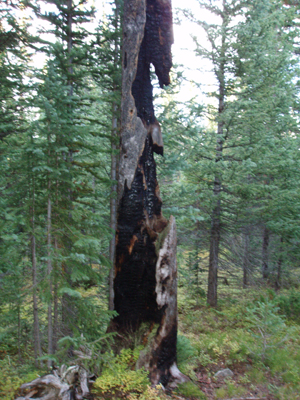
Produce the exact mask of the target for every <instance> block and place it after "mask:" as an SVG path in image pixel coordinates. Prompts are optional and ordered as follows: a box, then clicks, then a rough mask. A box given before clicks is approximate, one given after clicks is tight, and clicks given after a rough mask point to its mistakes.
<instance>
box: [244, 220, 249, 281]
mask: <svg viewBox="0 0 300 400" xmlns="http://www.w3.org/2000/svg"><path fill="white" fill-rule="evenodd" d="M248 273H249V231H248V228H246V230H245V234H244V255H243V288H244V289H246V288H247V287H248V285H249V279H248Z"/></svg>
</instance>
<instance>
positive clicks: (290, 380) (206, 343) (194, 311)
mask: <svg viewBox="0 0 300 400" xmlns="http://www.w3.org/2000/svg"><path fill="white" fill-rule="evenodd" d="M202 293H203V292H202V291H201V290H200V294H202ZM178 297H179V301H178V304H179V337H178V366H179V368H180V369H181V371H182V372H183V373H185V374H186V375H188V376H189V377H190V378H191V381H192V382H193V384H194V385H195V386H196V387H197V388H199V389H200V390H201V392H202V393H203V394H204V395H205V397H203V396H202V395H201V394H200V393H199V394H198V397H197V395H196V396H194V397H193V395H192V396H191V395H190V394H189V391H188V390H186V389H185V388H183V390H182V389H181V387H179V392H181V393H182V395H184V396H181V397H182V398H185V399H193V398H200V399H202V398H203V399H205V398H206V399H207V400H213V399H259V400H262V399H264V400H275V399H279V400H299V399H300V382H299V381H300V335H299V334H300V325H299V322H300V292H299V291H298V290H297V289H291V290H282V291H281V292H280V293H278V294H277V293H276V292H275V291H274V290H272V289H270V288H269V289H268V288H264V289H259V290H258V289H251V288H250V289H246V290H243V289H239V288H237V287H230V286H229V287H228V286H227V285H226V286H224V287H222V286H221V287H220V297H219V306H218V308H217V309H213V308H210V307H208V306H207V305H206V301H205V300H206V299H205V298H204V297H201V296H200V297H199V296H196V295H193V294H192V293H189V296H187V294H186V293H185V290H184V288H180V289H179V296H178ZM285 314H287V315H285ZM226 368H228V369H230V371H231V372H232V376H231V377H229V378H225V379H220V378H216V377H215V374H216V373H217V372H218V371H221V370H224V369H226ZM190 387H191V385H190ZM175 398H176V397H175Z"/></svg>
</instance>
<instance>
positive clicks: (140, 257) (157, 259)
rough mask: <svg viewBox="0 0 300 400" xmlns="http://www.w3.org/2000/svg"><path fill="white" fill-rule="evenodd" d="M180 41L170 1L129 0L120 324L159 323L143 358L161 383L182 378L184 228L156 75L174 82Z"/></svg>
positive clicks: (118, 266)
mask: <svg viewBox="0 0 300 400" xmlns="http://www.w3.org/2000/svg"><path fill="white" fill-rule="evenodd" d="M172 43H173V32H172V9H171V1H170V0H147V2H146V1H145V0H126V1H125V3H124V20H123V66H122V67H123V68H122V105H121V154H120V171H119V180H118V219H117V231H116V256H115V279H114V308H115V310H116V311H117V312H118V316H117V317H116V318H115V319H114V321H113V326H114V328H115V329H116V330H117V331H119V332H122V333H125V334H126V332H127V333H128V332H129V333H132V331H135V330H137V329H138V328H139V327H140V326H141V324H142V323H143V322H147V323H150V325H151V326H152V329H156V332H155V335H154V339H153V341H152V342H151V344H150V346H149V347H148V349H147V352H146V354H144V355H142V356H141V359H140V360H139V364H140V366H141V365H144V366H146V367H147V368H148V370H149V372H150V377H151V380H152V382H153V383H155V384H156V383H159V382H161V383H163V384H167V383H168V381H169V380H170V378H171V377H172V376H173V377H174V378H175V379H177V380H178V379H179V377H181V378H180V379H182V374H180V372H179V371H178V369H177V367H176V341H177V270H176V227H175V220H174V219H173V217H171V219H170V222H169V223H168V221H167V220H166V219H165V218H164V217H163V215H162V212H161V207H162V201H161V199H160V195H159V187H158V183H157V177H156V164H155V160H154V152H156V153H158V154H163V141H162V136H161V131H160V126H159V123H158V122H157V120H156V118H155V115H154V108H153V94H152V84H151V76H150V64H151V63H152V64H153V65H154V68H155V72H156V74H157V76H158V79H159V83H160V86H161V87H163V86H164V85H168V84H169V83H170V78H169V71H170V68H171V66H172V59H171V45H172ZM154 326H155V328H153V327H154ZM180 379H179V380H180Z"/></svg>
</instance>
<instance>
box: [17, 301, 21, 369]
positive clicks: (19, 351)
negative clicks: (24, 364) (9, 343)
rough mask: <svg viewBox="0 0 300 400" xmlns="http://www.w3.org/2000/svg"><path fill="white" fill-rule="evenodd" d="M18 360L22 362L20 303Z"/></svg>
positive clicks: (19, 315) (19, 313)
mask: <svg viewBox="0 0 300 400" xmlns="http://www.w3.org/2000/svg"><path fill="white" fill-rule="evenodd" d="M18 359H19V361H21V305H20V301H18Z"/></svg>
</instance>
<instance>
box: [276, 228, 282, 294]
mask: <svg viewBox="0 0 300 400" xmlns="http://www.w3.org/2000/svg"><path fill="white" fill-rule="evenodd" d="M282 252H283V237H282V236H281V238H280V247H279V257H278V261H277V276H276V281H275V289H276V290H279V289H280V288H281V267H282V261H283V257H282Z"/></svg>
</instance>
